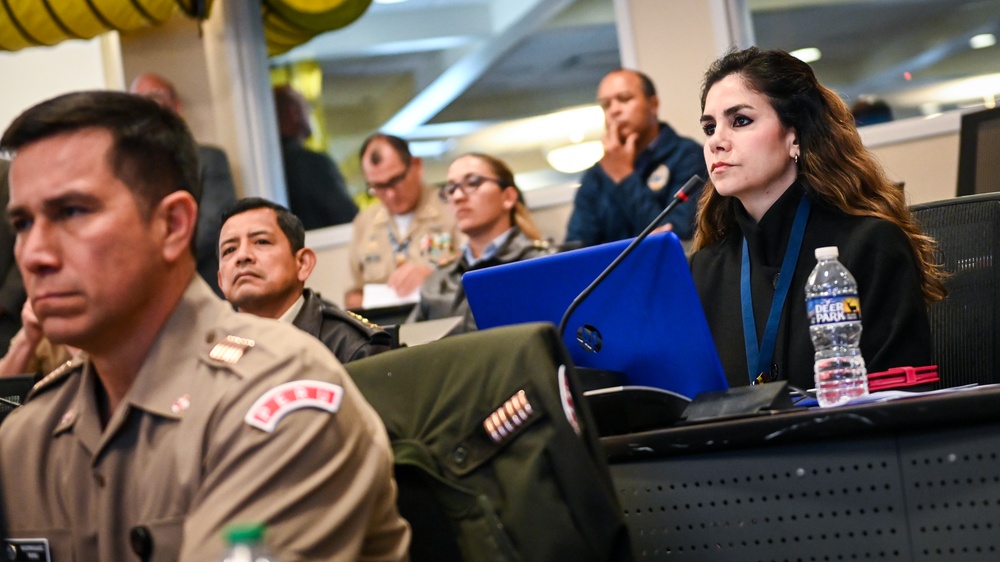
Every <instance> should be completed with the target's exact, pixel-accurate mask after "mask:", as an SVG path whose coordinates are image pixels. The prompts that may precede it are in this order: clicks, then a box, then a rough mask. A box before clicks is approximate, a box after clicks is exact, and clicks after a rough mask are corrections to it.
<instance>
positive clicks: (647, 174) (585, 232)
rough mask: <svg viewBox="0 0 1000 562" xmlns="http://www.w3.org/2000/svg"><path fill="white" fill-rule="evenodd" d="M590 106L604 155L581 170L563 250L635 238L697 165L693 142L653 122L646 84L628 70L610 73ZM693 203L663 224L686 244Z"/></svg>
mask: <svg viewBox="0 0 1000 562" xmlns="http://www.w3.org/2000/svg"><path fill="white" fill-rule="evenodd" d="M597 102H598V103H599V104H600V105H601V109H603V110H604V123H605V127H606V129H605V134H604V156H602V157H601V160H600V161H598V162H597V164H594V166H593V167H592V168H590V169H589V170H587V171H586V172H585V173H584V175H583V178H582V179H581V180H580V188H579V189H578V190H577V192H576V197H575V199H574V202H573V214H572V215H571V216H570V219H569V226H568V228H567V231H566V242H567V243H574V242H576V243H580V244H582V245H584V246H591V245H594V244H603V243H605V242H613V241H615V240H622V239H625V238H632V237H635V236H637V235H638V234H639V233H640V232H642V231H643V229H645V228H646V226H648V225H649V223H651V222H653V219H655V218H656V216H657V215H659V214H660V212H662V211H663V209H664V208H665V207H666V206H667V203H669V202H670V200H671V199H672V198H673V195H674V193H676V192H677V191H678V190H679V189H680V188H681V187H682V186H683V185H684V184H685V183H686V182H687V181H688V180H689V179H691V176H693V175H695V174H699V175H700V176H701V177H705V161H704V160H703V159H702V157H701V148H700V147H699V146H698V143H696V142H695V141H693V140H691V139H688V138H684V137H680V136H678V135H677V133H675V132H674V130H673V129H672V128H670V126H669V125H667V124H666V123H663V122H661V121H659V119H658V118H657V110H658V109H659V107H660V100H659V98H658V97H657V96H656V88H655V87H654V86H653V82H652V81H651V80H650V79H649V77H648V76H646V75H645V74H643V73H641V72H638V71H635V70H616V71H614V72H611V73H609V74H608V75H607V76H605V77H604V79H603V80H601V84H600V85H599V86H598V88H597ZM696 210H697V199H695V198H693V197H692V200H691V201H688V202H687V203H682V204H681V205H678V206H677V208H676V209H674V210H673V211H671V213H670V214H669V215H667V217H666V219H665V220H664V222H663V223H662V224H663V227H661V228H662V229H663V230H673V231H674V232H675V233H676V234H677V236H678V237H679V238H681V239H682V240H687V239H689V238H691V236H692V235H693V234H694V217H695V211H696Z"/></svg>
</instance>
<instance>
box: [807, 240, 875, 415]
mask: <svg viewBox="0 0 1000 562" xmlns="http://www.w3.org/2000/svg"><path fill="white" fill-rule="evenodd" d="M838 255H839V252H838V251H837V247H836V246H829V247H826V248H816V259H817V260H818V263H817V264H816V268H815V269H813V271H812V273H810V274H809V280H808V281H807V282H806V310H807V311H808V313H809V335H810V336H811V337H812V342H813V347H814V348H815V349H816V363H815V366H814V368H813V373H814V376H815V379H816V398H817V399H818V400H819V405H820V406H822V407H826V406H837V405H839V404H843V403H844V402H847V401H848V400H850V399H851V398H855V397H857V396H863V395H865V394H868V373H867V371H866V370H865V359H864V357H862V356H861V349H860V347H859V344H860V343H861V301H860V300H859V299H858V284H857V282H856V281H855V280H854V276H852V275H851V272H849V271H847V268H846V267H844V266H843V265H842V264H841V263H840V262H839V261H837V256H838Z"/></svg>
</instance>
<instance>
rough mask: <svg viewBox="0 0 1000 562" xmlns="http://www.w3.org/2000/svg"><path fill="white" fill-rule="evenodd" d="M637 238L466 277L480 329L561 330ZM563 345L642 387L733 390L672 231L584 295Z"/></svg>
mask: <svg viewBox="0 0 1000 562" xmlns="http://www.w3.org/2000/svg"><path fill="white" fill-rule="evenodd" d="M629 242H631V240H622V241H619V242H611V243H608V244H602V245H599V246H591V247H589V248H582V249H579V250H573V251H569V252H563V253H559V254H554V255H551V256H545V257H540V258H534V259H530V260H525V261H521V262H516V263H511V264H506V265H500V266H496V267H490V268H487V269H480V270H475V271H470V272H469V273H466V274H465V275H464V276H463V277H462V285H463V286H464V288H465V293H466V295H467V297H468V299H469V306H470V308H471V309H472V314H473V316H474V317H475V319H476V325H477V326H478V328H479V329H480V330H483V329H488V328H493V327H496V326H504V325H508V324H519V323H524V322H542V321H548V322H552V323H553V324H555V325H557V326H558V325H559V322H560V320H561V319H562V316H563V313H564V312H565V311H566V309H567V308H568V307H569V305H570V303H572V302H573V299H574V298H576V296H577V295H578V294H579V293H580V292H581V291H583V290H584V289H585V288H586V287H587V285H589V284H590V282H591V281H593V280H594V279H595V278H596V277H597V276H598V275H600V273H601V272H602V271H603V270H604V268H606V267H607V266H608V265H609V264H610V263H611V262H612V261H613V260H614V259H615V257H616V256H618V254H620V253H621V252H622V250H624V249H625V247H626V246H628V244H629ZM563 343H564V344H565V345H566V348H567V349H568V350H569V352H570V355H571V356H572V358H573V362H574V363H575V364H576V365H578V366H581V367H588V368H592V369H600V370H606V371H615V372H619V373H623V374H624V375H625V376H626V379H627V381H628V384H629V385H632V386H647V387H653V388H658V389H662V390H667V391H670V392H674V393H677V394H680V395H682V396H685V397H687V398H693V397H694V396H695V395H697V394H699V393H701V392H706V391H718V390H725V389H726V388H728V384H727V383H726V377H725V374H724V373H723V371H722V365H721V363H720V362H719V357H718V354H717V352H716V349H715V344H714V342H713V341H712V335H711V333H710V331H709V329H708V322H707V321H706V320H705V313H704V311H703V310H702V307H701V302H700V301H699V299H698V293H697V292H696V290H695V287H694V282H693V280H692V279H691V272H690V269H689V268H688V263H687V259H686V258H685V256H684V250H683V248H682V247H681V244H680V241H679V240H678V239H677V236H676V235H674V234H673V233H670V232H667V233H661V234H654V235H652V236H650V237H648V238H647V239H645V240H643V242H642V243H641V244H639V245H638V246H637V247H636V248H635V250H633V252H632V253H631V254H630V255H629V256H628V257H627V258H625V260H624V261H622V262H621V263H620V264H619V265H618V267H617V269H615V270H614V271H613V272H612V273H611V274H610V275H609V276H608V277H607V278H606V279H605V280H604V281H603V283H602V284H600V285H599V286H598V287H597V288H596V289H595V290H594V292H593V293H591V294H590V296H589V297H588V298H587V299H586V300H585V301H583V303H582V304H581V305H580V306H579V307H578V308H577V309H576V311H574V313H573V315H572V316H571V317H570V319H569V321H568V323H567V326H566V332H565V333H564V334H563Z"/></svg>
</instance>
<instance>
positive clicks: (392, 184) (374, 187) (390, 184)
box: [368, 162, 410, 195]
mask: <svg viewBox="0 0 1000 562" xmlns="http://www.w3.org/2000/svg"><path fill="white" fill-rule="evenodd" d="M409 173H410V163H409V162H407V163H406V167H405V168H403V171H402V172H400V173H398V174H396V175H394V176H392V177H391V178H389V181H385V182H382V183H369V184H368V194H369V195H375V192H376V191H385V190H386V189H395V188H396V186H398V185H399V183H400V182H401V181H403V180H404V179H406V174H409Z"/></svg>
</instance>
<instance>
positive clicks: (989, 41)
mask: <svg viewBox="0 0 1000 562" xmlns="http://www.w3.org/2000/svg"><path fill="white" fill-rule="evenodd" d="M996 44H997V36H996V35H993V34H992V33H980V34H979V35H973V36H972V39H969V46H970V47H972V48H973V49H985V48H986V47H992V46H993V45H996Z"/></svg>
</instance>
